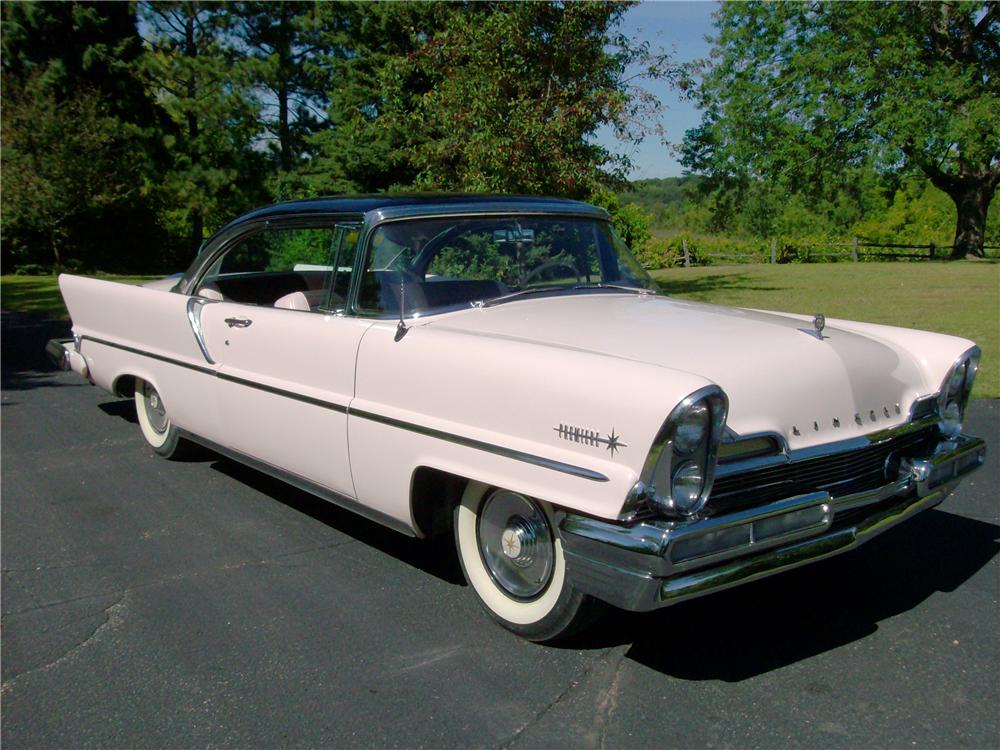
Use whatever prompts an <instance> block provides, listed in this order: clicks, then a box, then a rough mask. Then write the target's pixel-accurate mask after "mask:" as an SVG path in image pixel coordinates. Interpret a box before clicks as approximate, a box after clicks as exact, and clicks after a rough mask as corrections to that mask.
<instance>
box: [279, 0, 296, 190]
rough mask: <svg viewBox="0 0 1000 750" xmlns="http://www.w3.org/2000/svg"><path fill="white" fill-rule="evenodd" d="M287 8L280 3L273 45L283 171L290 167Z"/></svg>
mask: <svg viewBox="0 0 1000 750" xmlns="http://www.w3.org/2000/svg"><path fill="white" fill-rule="evenodd" d="M288 14H289V8H288V4H287V3H282V4H281V20H280V22H279V26H278V43H277V44H276V45H275V47H276V50H277V53H278V145H279V148H280V149H281V152H280V154H279V155H278V159H279V164H280V166H281V169H282V170H283V171H285V172H287V171H289V170H290V169H291V168H292V134H291V129H290V127H289V123H288V119H289V112H288V100H289V96H290V94H289V90H288V79H289V78H290V77H291V74H292V71H291V68H292V59H291V58H292V43H291V33H292V31H291V28H290V27H289V23H288Z"/></svg>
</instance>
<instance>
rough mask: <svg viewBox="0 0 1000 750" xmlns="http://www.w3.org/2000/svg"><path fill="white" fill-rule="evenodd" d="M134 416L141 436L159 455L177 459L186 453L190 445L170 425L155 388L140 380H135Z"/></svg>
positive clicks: (164, 407)
mask: <svg viewBox="0 0 1000 750" xmlns="http://www.w3.org/2000/svg"><path fill="white" fill-rule="evenodd" d="M135 414H136V417H137V418H138V419H139V428H140V429H141V430H142V436H143V437H144V438H145V439H146V442H147V443H149V447H150V448H152V449H153V450H154V451H156V452H157V453H158V454H159V455H161V456H163V457H165V458H178V457H180V456H181V455H183V454H186V453H187V451H188V448H189V446H190V443H188V442H187V441H186V440H184V439H183V438H182V437H181V436H180V433H179V432H178V430H177V428H176V427H175V426H174V425H173V423H171V421H170V417H169V415H168V414H167V408H166V406H165V405H164V403H163V399H162V398H161V397H160V394H159V393H158V392H157V390H156V388H154V387H153V384H152V383H150V382H149V381H148V380H143V379H142V378H136V379H135Z"/></svg>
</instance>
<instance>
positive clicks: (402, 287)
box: [395, 273, 410, 341]
mask: <svg viewBox="0 0 1000 750" xmlns="http://www.w3.org/2000/svg"><path fill="white" fill-rule="evenodd" d="M405 311H406V284H404V283H403V274H402V273H400V274H399V323H398V324H397V325H396V336H395V340H396V341H400V340H402V338H403V336H405V335H406V332H407V331H408V330H410V329H409V328H407V327H406V321H405V320H403V314H404V313H405Z"/></svg>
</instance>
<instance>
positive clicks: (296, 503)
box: [211, 454, 465, 586]
mask: <svg viewBox="0 0 1000 750" xmlns="http://www.w3.org/2000/svg"><path fill="white" fill-rule="evenodd" d="M211 458H212V459H214V463H213V464H212V468H213V469H215V470H216V471H219V472H221V473H223V474H225V475H226V476H228V477H232V478H233V479H235V480H236V481H238V482H242V483H243V484H245V485H247V486H248V487H252V488H253V489H255V490H257V491H258V492H261V493H263V494H265V495H267V496H268V497H271V498H273V499H274V500H277V501H278V502H280V503H284V504H285V505H287V506H288V507H289V508H293V509H294V510H297V511H298V512H300V513H305V514H306V515H307V516H310V517H311V518H315V519H316V520H317V521H319V522H321V523H325V524H326V525H328V526H330V527H332V528H334V529H336V530H337V531H339V532H341V533H343V534H347V535H348V536H349V537H351V538H353V539H356V540H358V541H359V542H361V543H363V544H367V545H368V546H370V547H374V548H375V549H377V550H379V551H380V552H384V553H385V554H387V555H391V556H392V557H394V558H396V559H397V560H399V561H400V562H404V563H406V564H407V565H410V566H412V567H414V568H417V569H419V570H422V571H424V572H425V573H429V574H431V575H433V576H435V577H436V578H439V579H441V580H443V581H445V582H446V583H452V584H457V585H462V586H464V585H465V578H464V577H463V576H462V568H461V565H460V564H459V562H458V556H457V553H456V552H455V545H454V544H453V543H452V541H451V537H450V536H448V537H447V538H445V537H442V538H441V539H431V540H428V539H414V538H411V537H407V536H404V535H403V534H400V533H399V532H398V531H393V530H392V529H389V528H386V527H385V526H381V525H380V524H377V523H375V522H374V521H369V520H368V519H366V518H362V517H361V516H359V515H358V514H356V513H353V512H352V511H349V510H345V509H343V508H340V507H339V506H336V505H333V504H332V503H329V502H327V501H326V500H322V499H320V498H318V497H316V496H314V495H311V494H309V493H308V492H304V491H302V490H300V489H297V488H295V487H293V486H292V485H290V484H287V483H285V482H283V481H281V480H280V479H274V478H273V477H270V476H268V475H267V474H263V473H261V472H259V471H257V470H256V469H252V468H250V467H248V466H244V465H243V464H240V463H237V462H235V461H231V460H229V459H228V458H222V457H219V456H218V455H215V454H213V455H212V456H211Z"/></svg>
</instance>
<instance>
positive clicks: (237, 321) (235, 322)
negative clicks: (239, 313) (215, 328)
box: [226, 318, 253, 328]
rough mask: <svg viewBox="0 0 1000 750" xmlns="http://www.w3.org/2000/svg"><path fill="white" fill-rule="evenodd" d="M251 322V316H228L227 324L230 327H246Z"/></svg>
mask: <svg viewBox="0 0 1000 750" xmlns="http://www.w3.org/2000/svg"><path fill="white" fill-rule="evenodd" d="M251 323H253V321H252V320H250V318H226V325H227V326H229V327H230V328H246V327H247V326H249V325H250V324H251Z"/></svg>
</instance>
